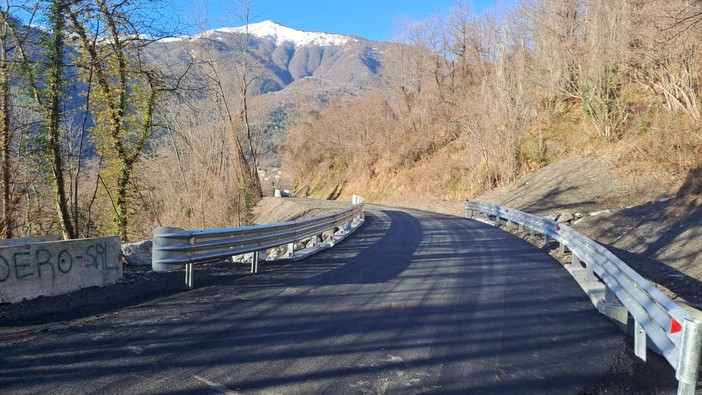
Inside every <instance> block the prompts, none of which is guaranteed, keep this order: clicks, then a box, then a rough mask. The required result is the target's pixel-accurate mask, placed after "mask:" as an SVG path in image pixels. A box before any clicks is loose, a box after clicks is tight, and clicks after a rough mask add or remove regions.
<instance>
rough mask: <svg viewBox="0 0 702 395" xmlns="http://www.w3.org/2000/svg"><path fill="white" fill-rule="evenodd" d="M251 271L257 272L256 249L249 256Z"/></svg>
mask: <svg viewBox="0 0 702 395" xmlns="http://www.w3.org/2000/svg"><path fill="white" fill-rule="evenodd" d="M251 273H253V274H256V273H258V251H254V252H253V256H252V257H251Z"/></svg>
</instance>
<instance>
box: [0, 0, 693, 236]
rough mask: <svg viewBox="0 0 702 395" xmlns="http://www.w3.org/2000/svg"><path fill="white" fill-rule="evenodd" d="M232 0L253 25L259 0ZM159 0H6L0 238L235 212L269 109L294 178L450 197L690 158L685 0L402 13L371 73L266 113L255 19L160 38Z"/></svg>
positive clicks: (681, 169)
mask: <svg viewBox="0 0 702 395" xmlns="http://www.w3.org/2000/svg"><path fill="white" fill-rule="evenodd" d="M232 1H233V4H234V5H236V7H235V8H234V10H235V11H234V12H233V14H232V23H233V24H237V25H241V26H245V25H248V24H249V22H250V21H249V17H250V11H251V7H252V5H253V4H255V1H251V0H232ZM165 5H167V1H166V0H163V1H153V0H126V1H125V0H121V1H114V0H73V1H67V0H18V1H13V2H4V3H2V5H0V178H1V180H0V187H1V190H0V194H1V196H0V210H1V211H2V214H1V215H2V221H1V222H0V238H11V237H21V236H30V235H41V234H52V233H53V234H56V233H59V234H62V235H63V237H64V238H79V237H90V236H96V235H106V234H117V235H119V236H120V237H121V238H122V240H123V241H127V240H129V239H142V238H148V237H150V234H151V231H152V230H153V228H154V227H156V226H178V227H182V228H188V229H202V228H214V227H225V226H237V225H243V224H248V223H249V222H250V221H251V215H252V211H251V210H252V207H253V206H254V205H255V203H256V202H257V200H258V199H259V198H260V197H261V195H262V193H263V189H264V188H262V186H261V180H260V179H259V171H258V170H259V167H260V159H261V158H260V154H261V150H262V149H264V148H263V147H271V146H272V144H271V141H270V138H271V133H270V130H272V129H276V130H280V129H282V128H286V129H287V138H286V140H285V142H284V143H283V144H282V146H281V147H280V150H279V154H280V155H281V156H283V158H284V165H285V170H286V171H287V172H289V173H291V175H292V177H293V178H294V180H295V189H296V191H298V193H300V194H301V195H305V196H319V197H332V198H335V197H338V196H343V195H346V194H352V193H357V194H362V195H364V196H365V197H366V198H367V199H369V200H375V201H392V199H393V197H394V196H397V195H403V194H407V193H408V192H410V191H412V192H413V193H415V194H420V195H422V196H426V197H430V198H442V199H456V200H458V199H462V198H465V197H467V196H472V195H475V194H478V193H481V192H483V191H486V190H489V189H491V188H494V187H497V186H501V185H504V184H507V183H509V182H511V181H513V180H515V179H517V177H519V176H520V175H523V174H525V173H528V172H531V171H533V170H535V169H538V168H540V167H542V166H544V165H546V164H549V163H552V162H554V161H556V160H558V159H559V158H563V157H567V156H573V155H590V154H593V155H601V154H609V155H613V156H614V157H616V158H618V163H619V165H620V166H621V167H622V168H624V169H625V170H626V171H629V172H631V173H632V174H637V173H642V172H651V171H655V172H663V173H666V172H668V173H677V174H684V173H685V172H686V171H687V170H689V169H692V168H695V167H699V166H700V165H701V164H702V163H700V162H702V129H701V125H700V123H701V122H702V40H700V39H701V38H702V37H701V33H702V30H701V25H700V23H701V22H702V2H700V1H697V0H668V1H662V0H521V1H519V2H517V5H515V6H513V7H512V8H509V9H506V10H502V11H500V12H499V14H484V15H480V16H477V15H475V14H474V13H473V12H472V11H471V9H470V5H469V2H464V1H458V2H457V3H456V6H455V7H454V8H453V9H451V10H450V12H449V13H448V14H446V15H441V16H436V17H433V18H429V19H427V20H423V21H420V22H413V23H409V24H407V25H405V26H401V27H400V29H399V33H398V37H397V41H396V42H394V43H392V44H390V45H388V46H387V47H384V50H383V51H384V61H383V63H382V66H381V67H380V68H379V70H378V72H379V74H380V80H381V81H382V82H381V83H380V87H378V88H376V89H370V90H368V91H366V92H362V93H359V94H356V95H355V96H352V97H351V96H345V97H340V98H338V99H335V100H331V101H324V102H323V103H309V105H308V106H307V108H305V109H304V110H302V111H300V112H299V113H296V114H292V115H291V114H283V115H281V114H280V111H283V110H280V109H281V108H284V107H280V108H279V110H280V111H279V112H278V113H276V115H275V116H274V117H271V115H270V114H266V113H264V112H263V111H262V110H261V106H260V105H259V104H260V101H258V99H260V98H262V97H263V96H259V94H260V93H261V92H263V91H264V90H265V87H262V86H260V84H261V79H260V78H258V77H259V75H260V73H261V72H262V71H261V69H260V59H257V58H256V57H255V56H254V55H255V54H254V53H253V52H252V50H251V48H250V43H251V42H252V41H251V40H250V37H249V33H248V31H245V32H244V34H241V35H240V37H239V38H238V39H236V42H234V43H233V44H232V45H233V46H234V47H235V51H236V52H237V53H238V55H237V58H236V59H237V61H236V62H222V61H221V59H220V58H219V57H220V56H221V52H220V49H221V46H222V45H224V44H223V43H222V42H220V41H217V40H212V39H207V38H206V37H205V38H199V39H192V40H182V44H179V45H181V47H180V48H179V50H178V52H177V53H169V52H168V49H167V48H166V47H165V46H159V45H161V44H159V43H160V42H161V43H162V42H163V41H159V39H161V38H165V37H172V36H173V35H174V32H170V31H168V30H167V29H166V26H168V24H164V23H162V20H161V19H160V15H159V7H163V6H165ZM32 26H42V28H41V29H37V28H33V27H32ZM354 92H356V91H355V90H354ZM270 97H271V96H268V98H269V100H270ZM283 112H284V111H283ZM282 118H285V119H286V120H285V121H282V120H281V119H282Z"/></svg>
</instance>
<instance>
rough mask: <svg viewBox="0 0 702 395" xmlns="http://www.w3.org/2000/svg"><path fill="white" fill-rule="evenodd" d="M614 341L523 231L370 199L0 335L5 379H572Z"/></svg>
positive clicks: (605, 358) (336, 390) (555, 383)
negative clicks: (280, 247)
mask: <svg viewBox="0 0 702 395" xmlns="http://www.w3.org/2000/svg"><path fill="white" fill-rule="evenodd" d="M196 270H197V269H196ZM196 286H197V282H196ZM623 342H624V339H623V337H622V335H621V334H620V332H619V331H618V330H617V329H616V328H615V327H614V325H613V324H611V323H610V322H609V321H608V320H607V319H606V318H604V317H603V316H601V315H599V314H598V313H597V312H596V311H595V310H594V308H593V307H592V305H591V304H590V303H589V301H588V299H587V298H586V297H585V295H584V294H583V292H582V291H581V290H580V288H579V287H578V285H577V284H576V282H575V281H574V280H573V279H572V278H571V277H570V276H569V274H568V273H567V271H565V270H563V268H561V267H560V265H559V264H558V263H557V262H555V261H554V260H553V259H552V258H551V257H549V256H548V255H547V254H545V253H543V252H542V251H540V250H538V249H537V248H535V247H533V246H532V245H530V244H528V243H527V242H524V241H522V240H520V239H519V238H516V237H514V236H512V235H511V234H508V233H506V232H503V231H501V230H499V229H496V228H493V227H490V226H487V225H485V224H482V223H478V222H473V221H469V220H466V219H462V218H458V217H451V216H442V215H436V214H427V213H421V212H415V211H402V210H396V209H385V208H379V207H373V206H371V207H370V211H369V212H368V214H367V220H366V224H365V225H364V226H363V227H362V228H361V229H359V230H358V231H357V232H356V233H355V234H354V235H353V236H352V237H350V238H348V239H347V240H346V241H344V242H343V243H341V244H339V245H337V246H336V247H334V248H332V249H329V250H326V251H324V252H322V253H320V254H318V255H316V256H314V257H311V258H308V259H306V260H303V261H300V262H296V263H291V264H289V265H286V266H283V267H282V268H280V269H279V270H276V271H272V272H267V273H263V274H259V275H255V276H249V277H244V278H240V279H238V280H237V281H233V282H232V283H231V284H229V285H217V286H209V287H201V288H196V289H194V290H192V291H189V292H183V293H179V294H176V295H173V296H170V297H167V298H164V299H160V300H157V301H154V302H149V303H146V304H143V305H139V306H134V307H130V308H127V309H124V310H121V311H118V312H115V313H111V314H107V315H103V316H100V317H95V318H94V319H88V320H83V321H81V322H80V323H76V324H70V323H69V324H64V326H63V327H58V328H56V329H54V330H51V331H49V332H47V333H46V334H44V335H41V336H34V337H32V338H31V339H30V338H28V339H26V340H25V341H21V342H17V343H15V344H12V345H11V346H6V347H2V348H0V393H18V394H19V393H41V394H49V393H51V394H76V393H99V394H107V393H149V394H201V393H213V394H216V393H225V394H253V393H266V394H268V393H270V394H274V393H275V394H312V393H319V394H367V393H371V394H376V393H392V394H405V393H456V394H478V393H479V394H514V393H520V394H528V393H532V394H545V393H552V394H574V393H578V392H579V391H580V390H582V389H583V388H584V387H585V386H586V385H588V384H590V383H592V382H594V381H597V380H598V379H599V378H600V377H602V375H603V374H604V373H605V370H606V369H607V367H608V366H609V365H610V363H611V361H612V359H614V358H615V357H616V353H617V352H618V351H619V350H621V349H622V343H623Z"/></svg>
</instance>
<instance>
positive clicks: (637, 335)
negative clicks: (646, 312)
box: [634, 317, 646, 361]
mask: <svg viewBox="0 0 702 395" xmlns="http://www.w3.org/2000/svg"><path fill="white" fill-rule="evenodd" d="M634 354H635V355H636V356H637V357H639V358H641V359H642V360H643V361H645V360H646V330H645V329H644V328H643V326H641V323H640V322H639V320H637V319H636V317H634Z"/></svg>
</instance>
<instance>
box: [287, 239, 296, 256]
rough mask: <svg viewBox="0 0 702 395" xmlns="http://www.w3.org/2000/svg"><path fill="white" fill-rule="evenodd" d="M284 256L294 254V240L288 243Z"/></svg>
mask: <svg viewBox="0 0 702 395" xmlns="http://www.w3.org/2000/svg"><path fill="white" fill-rule="evenodd" d="M285 256H286V257H288V258H292V257H294V256H295V242H292V243H288V251H287V252H286V253H285Z"/></svg>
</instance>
